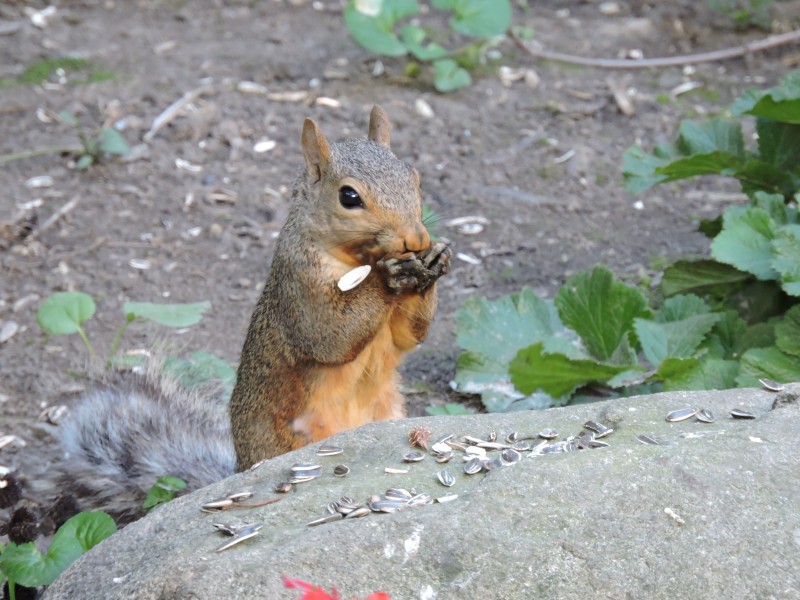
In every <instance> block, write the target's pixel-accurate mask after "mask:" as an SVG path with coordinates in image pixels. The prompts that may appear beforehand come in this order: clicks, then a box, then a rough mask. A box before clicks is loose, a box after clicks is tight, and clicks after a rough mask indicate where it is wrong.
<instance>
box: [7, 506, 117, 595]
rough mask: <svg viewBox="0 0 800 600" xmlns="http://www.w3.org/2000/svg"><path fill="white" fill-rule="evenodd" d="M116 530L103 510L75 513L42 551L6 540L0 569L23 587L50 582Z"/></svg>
mask: <svg viewBox="0 0 800 600" xmlns="http://www.w3.org/2000/svg"><path fill="white" fill-rule="evenodd" d="M116 530H117V526H116V525H115V524H114V520H113V519H112V518H111V517H109V516H108V515H107V514H105V513H101V512H83V513H80V514H77V515H75V516H74V517H72V518H71V519H69V520H68V521H67V522H66V523H64V524H63V525H62V526H61V528H60V529H59V530H58V531H57V532H56V534H55V535H54V536H53V540H52V542H51V543H50V548H49V549H48V550H47V553H46V554H42V553H41V552H39V550H37V549H36V546H35V545H34V543H33V542H29V543H27V544H21V545H16V544H14V543H13V542H12V543H9V544H8V546H6V548H5V550H4V551H3V554H2V556H0V569H2V570H3V572H4V573H5V574H6V576H7V577H9V578H10V579H13V580H14V581H15V582H16V583H18V584H20V585H24V586H26V587H39V586H42V585H50V584H51V583H53V581H55V579H56V577H58V576H59V575H60V574H61V573H62V572H63V571H64V570H65V569H66V568H67V567H68V566H69V565H71V564H72V563H73V562H74V561H75V560H76V559H77V558H78V557H79V556H80V555H81V554H83V553H84V552H86V551H88V550H90V549H91V548H93V547H94V546H96V545H97V544H99V543H100V542H101V541H103V540H104V539H106V538H107V537H109V536H110V535H111V534H113V533H114V532H115V531H116Z"/></svg>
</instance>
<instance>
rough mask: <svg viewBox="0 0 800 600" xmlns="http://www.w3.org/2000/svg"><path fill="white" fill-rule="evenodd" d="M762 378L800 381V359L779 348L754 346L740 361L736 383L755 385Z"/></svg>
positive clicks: (780, 381) (778, 380) (784, 381)
mask: <svg viewBox="0 0 800 600" xmlns="http://www.w3.org/2000/svg"><path fill="white" fill-rule="evenodd" d="M761 378H767V379H772V380H774V381H777V382H779V383H791V382H793V381H800V360H798V359H797V357H796V356H792V355H791V354H786V353H785V352H781V351H780V350H778V349H777V348H752V349H751V350H748V351H747V352H745V353H744V354H743V355H742V359H741V361H739V376H738V377H737V378H736V383H737V384H738V385H739V386H741V387H755V386H758V385H759V383H758V380H759V379H761Z"/></svg>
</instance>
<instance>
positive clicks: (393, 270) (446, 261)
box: [377, 242, 452, 293]
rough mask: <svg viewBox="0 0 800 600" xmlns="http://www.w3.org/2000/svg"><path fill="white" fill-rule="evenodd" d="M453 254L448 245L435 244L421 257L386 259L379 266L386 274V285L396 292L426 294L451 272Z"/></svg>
mask: <svg viewBox="0 0 800 600" xmlns="http://www.w3.org/2000/svg"><path fill="white" fill-rule="evenodd" d="M451 256H452V252H451V250H450V248H448V247H447V245H446V244H443V243H441V242H439V243H437V244H434V245H433V246H431V247H430V248H428V249H427V250H424V251H423V252H421V253H420V254H419V255H411V257H407V255H404V256H403V257H402V258H397V257H384V258H383V259H381V260H379V261H378V264H377V266H378V267H379V268H380V269H381V270H383V271H384V272H385V273H386V285H387V287H388V288H389V289H390V290H392V291H394V292H397V293H399V292H403V291H417V292H424V291H425V290H427V289H428V288H429V287H430V286H431V285H432V284H433V283H434V282H435V281H436V280H437V279H438V278H439V277H441V276H442V275H445V274H446V273H447V272H448V271H449V270H450V257H451Z"/></svg>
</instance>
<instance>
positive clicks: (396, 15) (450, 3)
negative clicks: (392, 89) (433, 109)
mask: <svg viewBox="0 0 800 600" xmlns="http://www.w3.org/2000/svg"><path fill="white" fill-rule="evenodd" d="M432 6H433V8H435V9H438V10H443V11H449V12H451V13H452V17H451V18H450V21H449V22H450V27H451V28H452V30H453V32H454V33H455V34H458V35H463V36H467V37H471V38H476V39H477V40H478V41H476V42H472V43H469V44H466V45H464V46H462V47H459V48H456V49H453V50H448V49H447V48H445V47H444V46H443V45H441V44H439V43H438V42H435V41H431V39H430V38H431V37H433V36H435V37H437V38H438V37H441V36H439V35H438V34H436V33H435V32H434V31H432V30H430V29H425V28H423V27H420V26H419V25H417V24H415V23H413V22H409V19H411V18H412V17H416V16H417V15H418V14H420V5H419V2H417V0H350V2H348V4H347V7H346V8H345V11H344V20H345V24H346V26H347V29H348V31H349V32H350V35H351V36H352V37H353V39H354V40H355V41H356V42H357V43H358V44H360V45H361V46H363V47H364V48H366V49H367V50H370V51H372V52H375V53H377V54H382V55H384V56H394V57H403V56H405V57H410V58H409V60H410V61H411V62H412V66H411V68H408V69H407V71H408V72H410V73H413V72H415V71H417V70H418V68H417V67H416V66H414V65H419V64H430V65H431V67H432V68H433V79H434V86H435V87H436V89H437V90H438V91H440V92H451V91H454V90H457V89H459V88H462V87H465V86H468V85H470V83H472V77H471V76H470V74H469V71H468V70H467V69H469V68H473V67H475V66H476V65H477V63H478V60H479V57H480V55H481V48H482V47H483V46H485V44H486V40H489V39H491V38H493V37H496V36H501V35H503V34H504V33H505V32H506V30H507V29H508V27H509V25H510V24H511V3H510V2H509V0H432ZM401 22H402V23H403V24H401Z"/></svg>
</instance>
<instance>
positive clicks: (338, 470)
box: [333, 465, 350, 477]
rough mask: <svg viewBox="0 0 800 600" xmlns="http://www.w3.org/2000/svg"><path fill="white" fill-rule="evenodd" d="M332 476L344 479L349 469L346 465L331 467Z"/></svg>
mask: <svg viewBox="0 0 800 600" xmlns="http://www.w3.org/2000/svg"><path fill="white" fill-rule="evenodd" d="M333 474H334V475H336V477H346V476H347V475H349V474H350V467H348V466H347V465H336V466H335V467H333Z"/></svg>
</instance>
